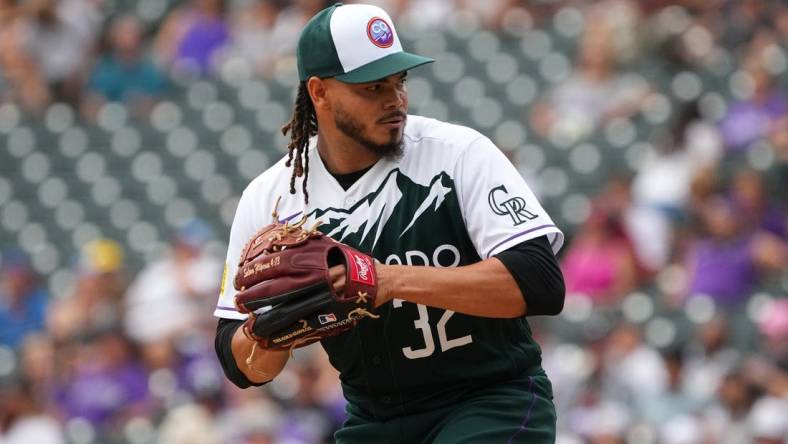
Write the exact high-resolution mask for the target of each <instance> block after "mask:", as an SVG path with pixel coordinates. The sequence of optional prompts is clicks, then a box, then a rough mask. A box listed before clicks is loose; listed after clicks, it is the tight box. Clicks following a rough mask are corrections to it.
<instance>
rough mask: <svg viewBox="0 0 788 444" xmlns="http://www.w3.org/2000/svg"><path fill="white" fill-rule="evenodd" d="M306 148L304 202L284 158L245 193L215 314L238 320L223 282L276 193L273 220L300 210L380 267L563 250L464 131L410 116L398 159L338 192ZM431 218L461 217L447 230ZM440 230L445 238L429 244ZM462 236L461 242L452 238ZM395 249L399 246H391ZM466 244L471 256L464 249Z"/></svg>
mask: <svg viewBox="0 0 788 444" xmlns="http://www.w3.org/2000/svg"><path fill="white" fill-rule="evenodd" d="M315 142H316V138H313V139H312V140H311V143H310V146H309V148H308V150H309V162H310V163H309V179H308V184H307V185H308V191H309V205H308V206H305V205H304V196H303V194H302V192H301V186H300V182H297V184H296V191H297V192H296V194H290V190H289V188H290V177H291V174H292V169H291V168H288V167H286V166H285V161H286V158H283V159H282V160H280V161H279V162H277V163H276V164H275V165H273V166H271V167H270V168H269V169H268V170H266V171H265V172H263V173H262V174H261V175H260V176H258V177H257V178H255V179H254V180H253V181H252V182H251V183H250V184H249V186H248V187H247V188H246V190H244V192H243V195H242V196H241V199H240V201H239V203H238V208H237V210H236V214H235V219H234V220H233V225H232V229H231V231H230V241H229V245H228V248H227V259H226V267H225V271H224V273H223V277H222V285H221V290H220V291H221V294H220V297H219V302H218V304H217V306H216V310H215V312H214V315H215V316H217V317H222V318H231V319H244V318H245V317H246V315H244V314H241V313H238V312H237V311H236V310H235V305H234V303H233V298H234V296H235V293H236V291H235V289H234V288H233V285H232V281H233V279H232V277H233V276H235V272H236V270H237V267H238V259H239V257H240V255H241V250H242V249H243V246H244V245H245V244H246V242H247V241H248V240H249V238H250V237H251V236H252V235H253V234H254V233H255V232H256V231H258V230H259V229H260V228H262V227H264V226H266V225H268V224H270V223H271V222H272V221H273V218H272V212H273V210H274V204H275V202H276V200H277V198H279V197H281V202H280V204H279V207H278V213H279V218H280V220H293V219H298V218H301V217H302V216H303V215H304V214H306V215H307V226H309V225H310V224H311V223H313V222H314V221H315V220H318V219H319V220H321V221H322V222H323V226H321V231H323V232H325V233H327V234H328V235H329V236H331V237H333V238H334V239H336V240H338V241H341V242H345V243H348V244H349V245H352V246H354V247H357V248H359V249H361V250H362V251H365V252H367V253H372V255H373V256H374V257H375V258H376V259H378V260H379V261H381V262H383V263H388V264H408V265H432V266H439V267H446V266H457V265H465V264H467V263H472V262H475V261H477V260H479V259H486V258H489V257H491V256H493V255H495V254H497V253H499V252H501V251H504V250H506V249H508V248H511V247H512V246H514V245H517V244H519V243H521V242H524V241H526V240H529V239H533V238H536V237H540V236H545V235H546V236H547V237H548V239H549V241H550V244H551V245H552V248H553V252H557V251H558V250H559V249H560V248H561V245H562V244H563V240H564V237H563V234H562V233H561V231H560V230H559V229H558V228H557V227H556V225H555V224H554V223H553V221H552V220H551V219H550V217H549V216H548V215H547V214H546V213H545V211H544V209H542V206H541V205H540V204H539V202H538V201H537V199H536V197H535V196H534V193H533V192H532V191H531V189H530V188H529V187H528V185H527V184H526V183H525V181H524V180H523V178H522V177H521V176H520V174H519V173H518V172H517V170H516V169H515V168H514V167H513V166H512V164H511V163H510V162H509V161H508V160H507V159H506V157H505V156H504V155H503V153H501V151H500V150H499V149H498V148H497V147H496V146H495V145H494V144H493V143H492V142H491V141H490V140H489V139H488V138H487V137H485V136H483V135H482V134H480V133H479V132H477V131H475V130H473V129H470V128H467V127H463V126H459V125H453V124H449V123H445V122H441V121H438V120H435V119H430V118H425V117H420V116H413V115H409V116H408V120H407V125H406V127H405V133H404V137H403V142H404V147H403V155H402V157H401V158H399V159H396V160H389V159H383V160H380V161H379V162H377V163H376V164H375V165H374V166H373V167H372V168H371V169H370V170H369V171H367V172H366V173H365V174H364V175H363V176H362V177H361V178H360V179H359V180H358V181H357V182H356V183H354V184H353V185H352V186H351V187H350V188H349V189H347V190H344V189H343V188H342V187H341V186H340V184H339V183H338V182H337V180H336V179H335V178H334V177H333V176H332V175H331V174H330V173H329V172H328V170H327V169H326V167H325V165H324V164H323V162H322V160H321V158H320V156H319V154H318V153H317V150H316V147H315ZM441 207H443V208H441ZM438 213H449V215H451V214H455V215H456V218H458V219H461V220H456V221H455V222H456V223H454V224H453V225H454V226H453V227H448V226H446V221H445V219H442V218H441V217H437V215H438ZM463 230H464V231H465V233H458V232H457V231H463ZM446 232H451V234H452V236H450V237H449V238H447V239H445V242H443V243H439V244H438V243H437V242H436V241H437V240H438V238H439V237H441V236H440V235H441V234H444V233H446ZM463 235H465V236H467V240H468V241H470V242H469V245H462V244H463V242H457V241H456V240H454V239H453V238H456V237H463ZM404 239H410V240H409V241H407V242H404V243H403V240H404ZM395 244H396V245H397V246H398V247H399V248H394V249H392V248H390V247H391V246H393V245H395ZM405 244H407V245H405ZM386 246H389V248H387V247H386ZM471 246H472V249H473V250H474V251H464V250H469V247H471ZM474 259H475V260H474Z"/></svg>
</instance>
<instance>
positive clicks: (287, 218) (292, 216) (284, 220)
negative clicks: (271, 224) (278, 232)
mask: <svg viewBox="0 0 788 444" xmlns="http://www.w3.org/2000/svg"><path fill="white" fill-rule="evenodd" d="M302 212H303V211H299V212H298V213H295V214H291V215H290V216H287V217H286V218H284V219H282V220H280V221H279V223H280V224H283V223H285V222H287V221H289V220H291V219H292V218H294V217H296V216H298V215H299V214H301V213H302Z"/></svg>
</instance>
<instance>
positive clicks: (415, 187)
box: [309, 169, 475, 256]
mask: <svg viewBox="0 0 788 444" xmlns="http://www.w3.org/2000/svg"><path fill="white" fill-rule="evenodd" d="M309 217H310V219H320V220H322V221H323V225H321V226H320V230H321V231H322V232H324V233H326V234H327V235H329V236H331V237H332V238H334V239H336V240H338V241H340V242H344V243H347V244H349V245H352V246H355V247H357V248H359V249H362V250H365V251H370V252H376V251H377V252H381V253H382V252H397V251H398V250H402V249H403V248H429V245H424V242H423V241H422V239H423V238H424V237H425V233H435V236H432V237H433V238H432V239H428V240H426V241H427V242H426V243H427V244H432V243H434V242H435V241H436V240H439V238H445V239H446V241H449V240H455V241H456V239H457V237H453V236H440V235H439V234H440V233H441V232H443V233H444V234H446V233H447V231H449V228H448V226H449V225H454V226H455V227H462V223H461V222H462V221H461V219H460V220H457V219H456V217H461V213H460V210H459V204H458V202H457V193H456V190H455V187H454V182H453V181H452V180H451V178H449V176H448V175H447V174H446V173H443V172H442V173H439V174H437V175H436V176H434V177H433V178H432V179H431V180H430V182H429V185H426V186H425V185H421V184H419V183H416V182H415V181H413V180H411V179H410V178H409V177H408V176H406V175H405V174H403V173H402V171H400V170H399V169H394V170H392V171H391V172H389V174H387V175H386V176H385V177H384V178H383V180H382V181H381V183H380V185H379V186H378V188H377V189H376V190H374V191H372V192H371V193H369V194H368V195H366V196H364V197H363V198H362V199H360V200H359V201H358V202H357V203H356V204H355V205H353V206H352V207H351V208H349V209H337V208H326V209H322V210H315V211H313V212H312V213H311V214H310V215H309ZM452 221H453V222H454V223H452ZM461 234H462V236H461V237H466V236H467V235H466V234H465V233H464V229H463V232H462V233H461ZM473 255H474V256H475V252H474V254H473Z"/></svg>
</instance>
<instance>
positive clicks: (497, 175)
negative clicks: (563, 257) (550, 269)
mask: <svg viewBox="0 0 788 444" xmlns="http://www.w3.org/2000/svg"><path fill="white" fill-rule="evenodd" d="M455 168H456V171H455V177H456V178H458V179H459V180H458V183H457V187H458V189H459V193H458V194H459V200H460V205H461V208H462V212H463V217H464V219H465V226H466V228H467V230H468V234H469V236H470V238H471V241H472V242H473V244H474V246H475V247H476V250H477V252H478V253H479V256H480V257H481V258H482V259H487V258H489V257H491V256H493V255H495V254H497V253H499V252H501V251H504V250H507V249H509V248H511V247H512V246H514V245H517V244H519V243H521V242H524V241H527V240H530V239H534V238H537V237H539V236H547V239H548V240H549V242H550V246H551V248H552V250H553V253H556V252H558V250H559V249H560V248H561V246H562V245H563V243H564V235H563V233H562V232H561V230H559V229H558V227H557V226H556V225H555V223H554V222H553V221H552V219H550V216H549V215H548V214H547V213H546V212H545V210H544V209H543V208H542V205H541V204H540V203H539V201H538V200H537V199H536V196H535V195H534V193H533V192H532V191H531V188H530V187H529V186H528V184H526V183H525V180H524V179H523V178H522V176H520V174H519V173H518V172H517V170H516V169H515V168H514V165H512V164H511V162H509V160H508V159H507V158H506V156H504V154H503V153H502V152H501V150H499V149H498V147H497V146H495V144H493V143H492V141H490V139H488V138H486V137H479V138H478V139H476V140H474V141H473V142H471V144H470V145H469V146H468V147H467V149H466V150H465V151H464V152H463V153H462V154H461V155H460V158H459V159H458V161H457V164H456V166H455Z"/></svg>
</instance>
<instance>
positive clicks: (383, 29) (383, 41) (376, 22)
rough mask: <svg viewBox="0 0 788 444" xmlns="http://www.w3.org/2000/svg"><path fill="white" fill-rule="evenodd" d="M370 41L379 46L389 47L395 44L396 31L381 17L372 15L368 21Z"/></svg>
mask: <svg viewBox="0 0 788 444" xmlns="http://www.w3.org/2000/svg"><path fill="white" fill-rule="evenodd" d="M367 36H368V37H369V41H371V42H372V44H373V45H375V46H377V47H378V48H388V47H390V46H391V45H393V44H394V32H393V31H392V30H391V26H390V25H389V24H388V23H386V21H385V20H383V19H382V18H380V17H372V18H371V19H370V20H369V23H367Z"/></svg>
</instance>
